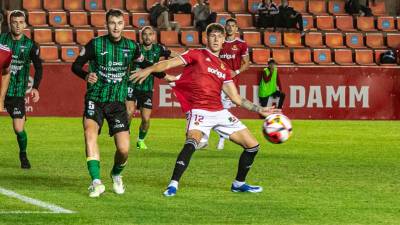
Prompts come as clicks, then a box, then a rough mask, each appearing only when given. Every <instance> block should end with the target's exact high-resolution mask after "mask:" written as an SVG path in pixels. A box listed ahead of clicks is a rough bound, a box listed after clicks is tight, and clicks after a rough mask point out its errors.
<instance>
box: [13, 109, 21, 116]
mask: <svg viewBox="0 0 400 225" xmlns="http://www.w3.org/2000/svg"><path fill="white" fill-rule="evenodd" d="M13 114H14V115H21V114H22V112H21V110H19V109H18V108H14V110H13Z"/></svg>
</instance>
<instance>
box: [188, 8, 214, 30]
mask: <svg viewBox="0 0 400 225" xmlns="http://www.w3.org/2000/svg"><path fill="white" fill-rule="evenodd" d="M193 18H194V21H193V25H194V26H195V27H196V28H197V29H199V31H200V32H203V31H205V30H206V28H207V26H208V24H210V23H215V21H216V20H217V13H215V12H211V9H210V5H209V3H208V1H207V0H197V4H196V5H195V6H194V7H193Z"/></svg>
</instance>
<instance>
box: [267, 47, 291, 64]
mask: <svg viewBox="0 0 400 225" xmlns="http://www.w3.org/2000/svg"><path fill="white" fill-rule="evenodd" d="M272 58H274V59H275V61H276V63H277V64H293V63H292V60H291V58H290V50H289V49H287V48H274V49H272Z"/></svg>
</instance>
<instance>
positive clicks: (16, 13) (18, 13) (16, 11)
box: [10, 10, 25, 19]
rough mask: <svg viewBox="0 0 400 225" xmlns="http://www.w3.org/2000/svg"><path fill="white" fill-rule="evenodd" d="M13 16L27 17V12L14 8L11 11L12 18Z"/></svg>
mask: <svg viewBox="0 0 400 225" xmlns="http://www.w3.org/2000/svg"><path fill="white" fill-rule="evenodd" d="M12 17H24V18H25V13H24V12H23V11H21V10H14V11H12V12H11V13H10V19H11V18H12Z"/></svg>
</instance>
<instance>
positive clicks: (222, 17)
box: [216, 13, 231, 25]
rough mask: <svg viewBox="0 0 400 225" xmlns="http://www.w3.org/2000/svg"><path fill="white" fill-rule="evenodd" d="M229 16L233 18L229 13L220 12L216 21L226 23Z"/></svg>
mask: <svg viewBox="0 0 400 225" xmlns="http://www.w3.org/2000/svg"><path fill="white" fill-rule="evenodd" d="M229 18H231V15H229V14H227V13H218V14H217V19H216V22H217V23H220V24H222V25H225V23H226V20H228V19H229Z"/></svg>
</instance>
